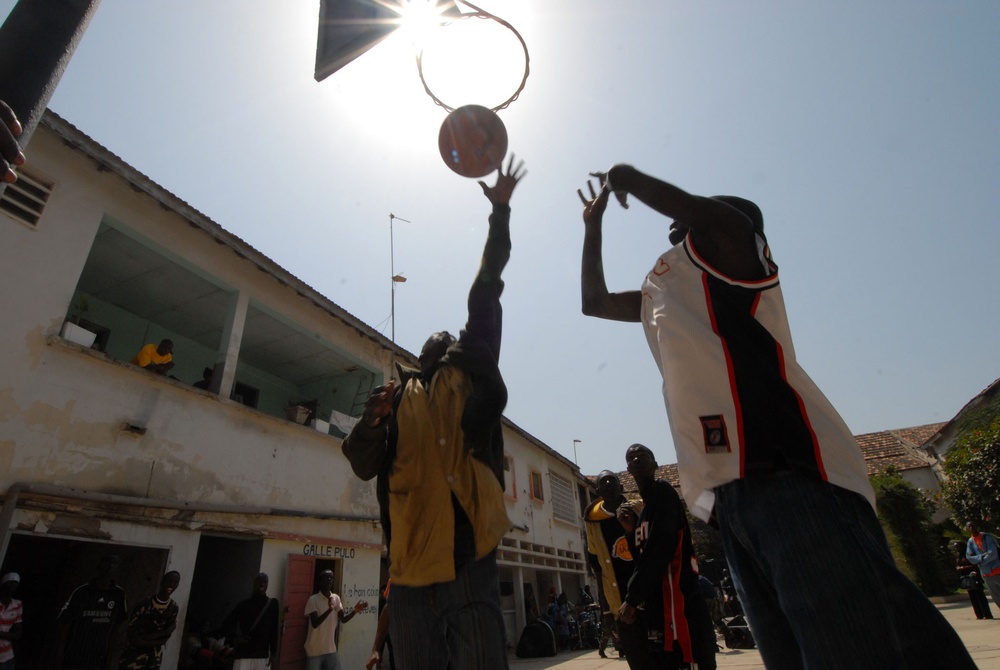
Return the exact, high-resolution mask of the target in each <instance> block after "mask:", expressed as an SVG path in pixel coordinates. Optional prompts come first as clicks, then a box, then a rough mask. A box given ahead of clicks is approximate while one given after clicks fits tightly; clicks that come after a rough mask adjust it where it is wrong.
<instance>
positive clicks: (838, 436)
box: [642, 235, 875, 520]
mask: <svg viewBox="0 0 1000 670" xmlns="http://www.w3.org/2000/svg"><path fill="white" fill-rule="evenodd" d="M757 253H758V256H759V257H760V261H761V263H762V264H763V265H764V267H765V269H766V277H765V278H764V279H761V280H757V281H738V280H734V279H732V278H730V277H727V276H725V275H723V274H722V273H720V272H719V271H717V270H715V269H714V268H712V267H711V266H709V265H708V263H707V262H705V260H704V259H703V258H701V257H700V256H699V255H698V253H697V250H696V249H695V248H694V245H693V244H692V242H691V237H690V236H688V237H687V238H686V239H685V240H684V242H683V243H681V244H678V245H677V246H675V247H673V248H672V249H670V250H669V251H667V252H666V253H664V254H663V255H662V256H660V258H659V259H658V260H657V262H656V265H655V266H654V267H653V269H652V271H650V273H649V274H648V275H647V276H646V281H645V282H644V284H643V287H642V294H643V295H642V323H643V327H644V329H645V331H646V338H647V341H648V342H649V346H650V350H651V351H652V353H653V357H654V358H655V359H656V363H657V365H658V366H659V368H660V371H661V373H662V374H663V398H664V401H665V403H666V407H667V415H668V417H669V419H670V426H671V432H672V434H673V440H674V446H675V448H676V449H677V465H678V470H679V473H680V480H681V489H682V491H683V493H684V498H685V500H686V501H687V503H688V507H689V508H690V509H691V512H692V513H693V514H695V515H696V516H698V517H700V518H702V519H705V520H707V519H708V518H709V516H710V514H711V511H712V506H713V504H714V494H713V493H712V489H713V488H714V487H716V486H719V485H721V484H725V483H727V482H730V481H732V480H734V479H738V478H741V477H746V476H752V475H753V474H754V473H755V472H772V471H774V470H777V469H787V468H790V469H793V470H796V471H800V472H806V473H809V474H812V475H815V476H817V477H818V478H821V479H823V480H824V481H829V482H830V483H832V484H835V485H837V486H841V487H843V488H846V489H849V490H852V491H856V492H858V493H860V494H862V495H863V496H865V497H866V498H867V499H868V500H869V501H870V502H871V503H872V505H874V501H875V496H874V493H873V492H872V489H871V485H870V484H869V483H868V475H867V468H866V466H865V462H864V458H863V456H862V454H861V450H860V448H859V447H858V445H857V442H856V441H855V440H854V437H853V435H852V434H851V431H850V429H849V428H848V427H847V425H846V424H845V423H844V421H843V419H842V418H841V417H840V415H839V414H838V413H837V411H836V410H835V409H834V408H833V406H832V405H831V404H830V402H829V401H828V400H827V399H826V397H825V396H824V395H823V393H822V392H821V391H820V390H819V388H817V386H816V385H815V384H814V383H813V381H812V380H811V379H810V378H809V376H808V375H807V374H806V373H805V371H803V370H802V368H800V367H799V365H798V363H797V362H796V360H795V351H794V349H793V348H792V338H791V333H790V331H789V328H788V319H787V317H786V315H785V304H784V299H783V298H782V295H781V286H780V285H779V282H778V268H777V266H776V265H775V264H774V263H773V262H772V261H771V259H770V255H769V252H768V250H767V243H766V241H765V239H764V237H763V236H762V235H758V236H757Z"/></svg>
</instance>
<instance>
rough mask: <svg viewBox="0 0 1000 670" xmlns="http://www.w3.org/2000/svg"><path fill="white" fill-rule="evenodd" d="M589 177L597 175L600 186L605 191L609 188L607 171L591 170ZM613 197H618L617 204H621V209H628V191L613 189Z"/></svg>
mask: <svg viewBox="0 0 1000 670" xmlns="http://www.w3.org/2000/svg"><path fill="white" fill-rule="evenodd" d="M590 176H591V177H597V178H598V179H599V180H600V181H601V188H602V189H604V190H605V191H608V190H611V185H610V184H609V183H608V173H607V172H591V173H590ZM615 197H616V198H618V204H619V205H621V206H622V209H628V191H625V190H617V191H615Z"/></svg>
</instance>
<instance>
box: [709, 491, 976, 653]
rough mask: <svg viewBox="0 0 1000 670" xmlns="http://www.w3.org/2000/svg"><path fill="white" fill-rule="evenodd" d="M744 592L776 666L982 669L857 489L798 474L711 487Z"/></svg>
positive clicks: (758, 635)
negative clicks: (902, 566) (904, 566)
mask: <svg viewBox="0 0 1000 670" xmlns="http://www.w3.org/2000/svg"><path fill="white" fill-rule="evenodd" d="M715 493H716V500H715V516H716V519H717V520H718V522H719V527H720V530H721V531H722V542H723V546H724V548H725V550H726V558H727V560H728V562H729V569H730V571H731V572H732V575H733V581H734V584H735V586H736V592H737V595H738V596H739V598H740V601H741V602H742V604H743V608H744V611H745V612H746V616H747V621H748V623H749V625H750V630H751V631H752V632H753V636H754V640H755V641H756V643H757V647H758V649H759V650H760V654H761V657H762V658H763V660H764V664H765V665H766V666H767V667H768V668H773V669H775V670H795V669H797V668H803V669H807V670H843V669H844V668H851V669H852V670H868V669H870V670H887V669H892V670H904V669H905V670H916V669H924V668H926V669H927V670H932V669H933V670H941V669H942V668H948V669H949V670H959V669H965V668H975V667H976V666H975V664H974V663H973V661H972V658H971V657H970V656H969V653H968V651H966V649H965V645H964V644H963V643H962V640H961V639H960V638H959V637H958V635H957V634H956V633H955V631H954V629H952V627H951V626H950V625H949V624H948V622H947V621H946V620H945V618H944V617H943V616H942V615H941V613H940V612H938V611H937V608H936V607H934V605H933V604H932V603H931V602H930V601H929V600H928V599H927V597H926V596H925V595H924V594H923V593H921V592H920V590H919V589H918V588H917V587H916V585H915V584H913V582H911V581H910V580H909V579H908V578H907V577H906V576H905V575H904V574H903V573H902V572H900V571H899V569H898V568H897V567H896V564H895V562H894V561H893V558H892V554H891V553H890V551H889V545H888V543H887V542H886V539H885V534H884V533H883V531H882V527H881V525H880V524H879V522H878V518H877V517H876V516H875V513H874V511H873V510H872V508H871V505H869V504H868V501H867V500H865V499H864V497H862V496H861V495H859V494H857V493H854V492H853V491H848V490H846V489H843V488H840V487H837V486H834V485H832V484H829V483H827V482H823V481H820V480H818V479H811V478H808V477H806V476H803V475H799V474H795V473H793V472H785V471H783V472H777V473H774V474H769V475H764V476H759V477H757V476H755V477H751V478H747V479H740V480H736V481H733V482H730V483H728V484H725V485H723V486H720V487H718V488H716V490H715Z"/></svg>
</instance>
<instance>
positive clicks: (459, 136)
mask: <svg viewBox="0 0 1000 670" xmlns="http://www.w3.org/2000/svg"><path fill="white" fill-rule="evenodd" d="M460 1H461V2H462V4H464V5H467V6H469V7H471V8H472V9H473V10H474V11H473V12H470V13H468V14H461V15H460V16H457V17H456V18H457V19H459V20H465V19H473V18H475V19H487V20H490V21H496V22H497V23H499V24H500V25H501V26H503V27H505V28H507V29H508V30H510V31H511V32H512V33H514V36H515V37H517V40H518V42H520V43H521V49H522V50H523V51H524V75H523V76H522V77H521V83H520V84H519V85H518V87H517V90H515V91H514V93H513V95H511V96H510V97H509V98H507V100H506V101H505V102H503V103H501V104H499V105H497V106H496V107H490V108H488V107H483V106H481V105H463V106H462V107H458V108H456V107H453V106H451V105H449V104H447V103H445V102H444V101H442V100H441V99H440V98H438V97H437V96H436V95H434V92H433V91H431V88H430V86H428V85H427V79H426V78H425V77H424V51H423V49H421V50H420V52H419V53H418V54H417V73H418V74H419V75H420V83H421V84H423V86H424V91H425V92H426V93H427V95H428V96H430V98H431V100H433V101H434V104H436V105H437V106H439V107H441V108H442V109H444V110H445V111H446V112H448V116H447V117H445V120H444V123H442V124H441V130H440V132H439V133H438V149H439V150H440V152H441V159H442V160H443V161H444V163H445V165H447V166H448V169H449V170H451V171H452V172H455V173H456V174H459V175H461V176H463V177H469V178H473V179H478V178H480V177H485V176H486V175H488V174H490V173H491V172H493V171H495V170H497V169H498V168H499V167H500V166H501V165H502V164H503V159H504V156H506V155H507V128H506V127H504V125H503V121H501V120H500V117H499V116H498V115H497V112H498V111H499V110H501V109H506V108H507V107H508V106H509V105H510V103H512V102H514V101H515V100H517V96H519V95H520V94H521V91H523V90H524V85H525V83H526V82H527V81H528V73H529V71H530V60H529V58H528V45H527V44H526V43H525V42H524V38H523V37H521V33H519V32H517V30H516V29H515V28H514V26H512V25H511V24H510V23H509V22H507V21H505V20H503V19H501V18H500V17H499V16H495V15H493V14H490V13H489V12H487V11H485V10H483V9H480V8H479V7H476V6H475V5H473V4H472V3H470V2H467V1H466V0H460Z"/></svg>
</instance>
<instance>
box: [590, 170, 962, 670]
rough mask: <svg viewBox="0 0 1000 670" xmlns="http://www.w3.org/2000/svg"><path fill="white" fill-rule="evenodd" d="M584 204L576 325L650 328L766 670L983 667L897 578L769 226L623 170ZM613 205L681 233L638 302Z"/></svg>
mask: <svg viewBox="0 0 1000 670" xmlns="http://www.w3.org/2000/svg"><path fill="white" fill-rule="evenodd" d="M592 176H594V177H596V178H597V179H598V180H599V189H595V188H594V184H593V182H590V183H589V184H588V188H589V191H590V197H589V198H588V197H586V196H585V195H584V194H583V192H582V191H578V194H579V196H580V199H581V200H582V201H583V205H584V212H583V219H584V224H585V235H584V244H583V270H582V279H581V286H582V297H583V312H584V314H587V315H588V316H597V317H601V318H605V319H614V320H619V321H634V322H641V323H642V324H643V327H644V329H645V331H646V337H647V340H648V342H649V346H650V350H651V351H652V353H653V357H654V359H655V361H656V363H657V366H658V367H659V369H660V371H661V373H662V376H663V380H664V383H663V396H664V401H665V403H666V407H667V416H668V418H669V420H670V426H671V433H672V436H673V440H674V446H675V448H676V449H677V461H678V471H679V474H680V480H681V488H682V491H683V493H684V497H685V498H686V502H687V504H688V507H689V508H690V509H691V511H692V513H693V514H695V515H697V516H699V517H701V518H703V519H705V520H709V521H711V522H712V523H715V524H717V525H718V527H719V529H720V531H721V534H722V540H723V546H724V548H725V551H726V559H727V561H728V562H729V566H730V571H731V573H732V575H733V577H734V580H735V582H736V588H737V592H738V595H739V597H740V601H741V602H742V603H743V605H744V608H745V611H746V614H747V617H748V619H749V622H750V626H751V628H752V630H753V633H754V638H755V640H756V642H757V644H758V647H759V649H760V651H761V656H762V657H763V659H764V662H765V664H766V665H767V667H768V668H780V669H781V670H789V669H795V668H809V669H810V670H815V669H817V668H824V669H825V668H829V669H830V670H834V669H839V668H846V667H851V668H871V669H872V670H877V669H884V668H904V667H905V668H911V669H912V668H927V669H930V668H942V667H948V668H974V667H975V665H974V664H973V662H972V659H971V658H970V657H969V654H968V652H967V651H966V649H965V647H964V645H963V644H962V641H961V640H960V639H959V637H958V635H957V634H956V633H955V631H954V630H953V629H952V628H951V626H950V625H949V624H948V623H947V621H946V620H945V619H944V618H943V617H942V616H941V614H940V613H939V612H938V611H937V609H936V608H935V607H934V606H933V605H932V604H931V603H930V601H929V600H928V599H927V598H926V597H925V596H924V595H923V594H922V593H921V592H920V590H919V589H918V588H917V587H916V586H915V585H914V584H913V583H912V582H910V580H909V579H907V578H906V577H905V576H904V575H903V574H902V573H901V572H900V571H899V570H898V569H897V568H896V565H895V563H894V561H893V558H892V555H891V553H890V551H889V547H888V544H887V542H886V539H885V535H884V533H883V531H882V528H881V526H880V524H879V522H878V519H877V517H876V516H875V510H874V495H873V493H872V489H871V485H870V484H869V483H868V478H867V469H866V467H865V462H864V459H863V457H862V455H861V451H860V449H859V448H858V445H857V443H856V442H855V440H854V438H853V436H852V435H851V432H850V430H849V429H848V427H847V425H846V424H845V423H844V421H843V420H842V419H841V417H840V415H839V414H838V413H837V411H836V410H835V409H834V408H833V406H832V405H831V404H830V403H829V401H828V400H827V399H826V397H825V396H824V395H823V394H822V392H821V391H820V390H819V389H818V388H817V387H816V385H815V384H814V383H813V382H812V380H810V379H809V377H808V375H806V373H805V372H804V371H803V370H802V368H801V367H799V365H798V362H797V361H796V359H795V352H794V349H793V347H792V341H791V335H790V332H789V328H788V320H787V317H786V315H785V308H784V302H783V300H782V297H781V287H780V284H779V282H778V266H777V265H776V264H775V263H774V262H773V260H772V259H771V255H770V250H769V249H768V246H767V241H766V239H765V238H764V232H763V228H764V224H763V216H762V215H761V212H760V209H759V208H758V207H757V205H755V204H754V203H752V202H750V201H749V200H745V199H743V198H738V197H735V196H714V197H711V198H709V197H702V196H695V195H691V194H689V193H687V192H685V191H683V190H682V189H680V188H677V187H676V186H674V185H672V184H668V183H666V182H663V181H660V180H659V179H656V178H654V177H650V176H649V175H646V174H643V173H642V172H640V171H638V170H636V169H635V168H633V167H631V166H629V165H616V166H614V167H612V168H611V169H610V170H609V171H608V172H607V173H592ZM610 193H615V195H616V196H617V198H618V200H619V202H620V203H621V204H622V205H623V206H624V207H627V206H628V205H627V196H628V195H629V194H631V195H632V196H633V197H635V198H637V199H638V200H639V201H640V202H642V203H644V204H646V205H647V206H649V207H651V208H652V209H654V210H655V211H657V212H659V213H660V214H663V215H664V216H667V217H669V218H671V219H673V223H672V224H671V225H670V233H669V239H670V243H671V245H672V248H671V249H669V250H668V251H667V252H666V253H664V254H663V255H662V256H660V258H659V259H657V260H656V262H655V264H654V266H653V268H652V270H650V271H649V273H648V274H647V276H646V280H645V282H644V283H643V285H642V289H641V290H634V291H624V292H617V293H611V292H609V291H608V288H607V282H606V281H605V277H604V266H603V259H602V250H601V249H602V222H603V217H604V212H605V209H606V207H607V201H608V197H609V194H610Z"/></svg>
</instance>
